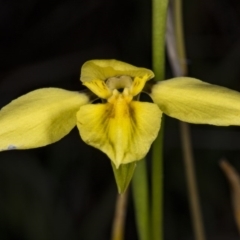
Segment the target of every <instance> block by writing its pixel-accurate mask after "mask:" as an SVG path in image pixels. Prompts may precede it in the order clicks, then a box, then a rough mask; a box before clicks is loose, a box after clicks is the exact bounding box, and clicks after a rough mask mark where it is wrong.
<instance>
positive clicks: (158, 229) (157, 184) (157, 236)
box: [151, 0, 168, 240]
mask: <svg viewBox="0 0 240 240" xmlns="http://www.w3.org/2000/svg"><path fill="white" fill-rule="evenodd" d="M167 6H168V0H153V1H152V17H153V19H152V61H153V71H154V73H155V77H156V79H157V80H163V79H164V74H165V71H164V69H165V31H166V16H167ZM151 176H152V206H151V207H152V214H151V227H152V229H151V233H152V236H151V239H154V240H162V239H163V124H162V128H161V130H160V133H159V135H158V137H157V139H156V140H155V142H154V144H153V157H152V175H151Z"/></svg>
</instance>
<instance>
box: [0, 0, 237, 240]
mask: <svg viewBox="0 0 240 240" xmlns="http://www.w3.org/2000/svg"><path fill="white" fill-rule="evenodd" d="M183 10H184V28H185V41H186V48H187V49H186V50H187V62H188V67H189V75H190V76H192V77H196V78H199V79H202V80H204V81H207V82H210V83H214V84H219V85H223V86H226V87H229V88H233V89H235V90H238V91H240V65H239V63H240V2H239V1H238V0H211V1H209V0H202V1H197V0H185V1H184V5H183ZM0 56H1V59H0V61H1V64H0V69H1V70H0V106H1V107H2V106H4V105H5V104H7V103H8V102H10V101H11V100H12V99H14V98H16V97H18V96H20V95H22V94H25V93H27V92H29V91H31V90H33V89H37V88H43V87H49V86H52V87H60V88H65V89H69V90H81V89H83V87H82V86H81V84H80V82H79V72H80V67H81V65H82V64H83V63H84V62H85V61H87V60H90V59H95V58H97V59H102V58H106V59H108V58H115V59H118V60H122V61H126V62H129V63H131V64H133V65H136V66H142V67H146V68H151V1H149V0H121V1H119V0H115V1H110V0H98V1H97V0H85V1H84V0H82V1H74V0H68V1H66V0H58V1H57V0H52V1H46V0H41V1H39V0H31V1H27V0H22V1H18V0H1V1H0ZM166 72H167V78H170V77H172V74H171V70H170V68H169V65H168V62H167V66H166ZM239 104H240V103H239ZM16 117H17V116H16ZM165 125H166V126H165V127H166V129H165V172H164V181H165V187H164V193H165V204H164V215H165V220H164V229H165V239H169V240H173V239H183V240H185V239H186V240H190V239H194V237H193V231H192V223H191V216H190V212H189V204H188V197H187V187H186V179H185V169H184V165H183V161H182V151H181V145H180V135H179V134H180V133H179V123H178V121H177V120H175V119H170V118H166V124H165ZM191 130H192V141H193V146H194V155H195V166H196V176H197V180H198V186H199V192H200V200H201V205H202V212H203V218H204V225H205V228H206V235H207V239H216V240H218V239H219V240H231V239H239V238H238V235H237V228H236V226H235V222H234V217H233V212H232V206H231V199H230V189H229V185H228V182H227V180H226V179H225V176H224V174H223V173H222V171H221V170H220V168H219V160H220V159H221V158H222V157H225V158H227V159H228V160H229V162H230V163H231V164H232V165H233V166H235V167H236V169H238V170H239V171H240V128H238V127H228V128H224V127H213V126H206V125H202V126H200V125H191ZM148 161H149V160H148ZM116 195H117V189H116V186H115V182H114V178H113V173H112V169H111V166H110V162H109V160H108V159H107V157H106V156H105V155H104V154H103V153H101V152H100V151H98V150H96V149H93V148H92V147H89V146H87V145H86V144H85V143H83V142H82V140H81V139H80V137H79V134H78V131H77V129H74V130H73V131H72V132H71V133H70V134H69V135H68V136H66V137H65V138H64V139H62V140H61V141H59V142H57V143H55V144H53V145H51V146H48V147H44V148H39V149H33V150H26V151H10V152H2V153H1V154H0V239H1V240H48V239H49V240H50V239H51V240H53V239H54V240H69V239H71V240H75V239H81V240H82V239H83V240H85V239H86V240H96V239H98V240H107V239H110V232H111V221H112V218H113V214H114V205H115V199H116ZM128 239H131V240H134V239H138V238H137V234H136V226H135V220H134V208H133V204H132V198H131V197H130V199H129V207H128V215H127V221H126V240H128Z"/></svg>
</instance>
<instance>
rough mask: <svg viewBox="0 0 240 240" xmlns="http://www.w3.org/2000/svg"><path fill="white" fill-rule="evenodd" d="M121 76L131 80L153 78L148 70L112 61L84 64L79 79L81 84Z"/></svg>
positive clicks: (152, 74)
mask: <svg viewBox="0 0 240 240" xmlns="http://www.w3.org/2000/svg"><path fill="white" fill-rule="evenodd" d="M122 75H124V76H130V77H132V78H135V77H136V76H138V77H140V78H142V77H145V76H147V79H148V80H150V79H151V78H153V77H154V73H153V72H152V71H151V70H149V69H146V68H139V67H135V66H133V65H131V64H128V63H125V62H121V61H117V60H114V59H112V60H91V61H87V62H85V63H84V64H83V66H82V69H81V76H80V79H81V81H82V82H87V81H92V80H96V79H99V80H102V81H105V80H107V79H108V78H111V77H115V76H122Z"/></svg>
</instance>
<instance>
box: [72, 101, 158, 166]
mask: <svg viewBox="0 0 240 240" xmlns="http://www.w3.org/2000/svg"><path fill="white" fill-rule="evenodd" d="M161 115H162V112H161V111H160V110H159V108H158V106H157V105H156V104H153V103H146V102H136V101H132V102H130V103H127V102H124V99H120V100H118V101H117V103H115V104H112V103H106V104H87V105H85V106H82V107H81V108H80V110H79V112H78V113H77V127H78V129H79V131H80V135H81V137H82V139H83V140H84V141H85V142H86V143H87V144H89V145H91V146H93V147H96V148H98V149H100V150H101V151H103V152H104V153H106V154H107V155H108V157H109V158H110V159H111V160H112V161H113V163H114V164H115V166H116V168H118V167H119V166H120V164H126V163H130V162H133V161H136V160H140V159H142V158H143V157H144V156H145V155H146V154H147V152H148V150H149V148H150V146H151V144H152V142H153V141H154V139H155V138H156V137H157V134H158V131H159V128H160V122H161Z"/></svg>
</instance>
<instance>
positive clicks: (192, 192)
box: [180, 122, 206, 240]
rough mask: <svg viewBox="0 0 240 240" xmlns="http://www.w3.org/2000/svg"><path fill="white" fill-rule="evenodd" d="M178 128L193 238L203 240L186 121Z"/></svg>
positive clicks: (188, 130) (202, 228)
mask: <svg viewBox="0 0 240 240" xmlns="http://www.w3.org/2000/svg"><path fill="white" fill-rule="evenodd" d="M180 130H181V138H182V148H183V156H184V157H183V159H184V163H185V170H186V177H187V184H188V194H189V201H190V206H191V214H192V221H193V228H194V234H195V239H196V240H204V239H206V238H205V233H204V227H203V220H202V214H201V209H200V203H199V196H198V190H197V181H196V176H195V171H194V159H193V153H192V144H191V139H190V129H189V125H188V124H187V123H183V122H180Z"/></svg>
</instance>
